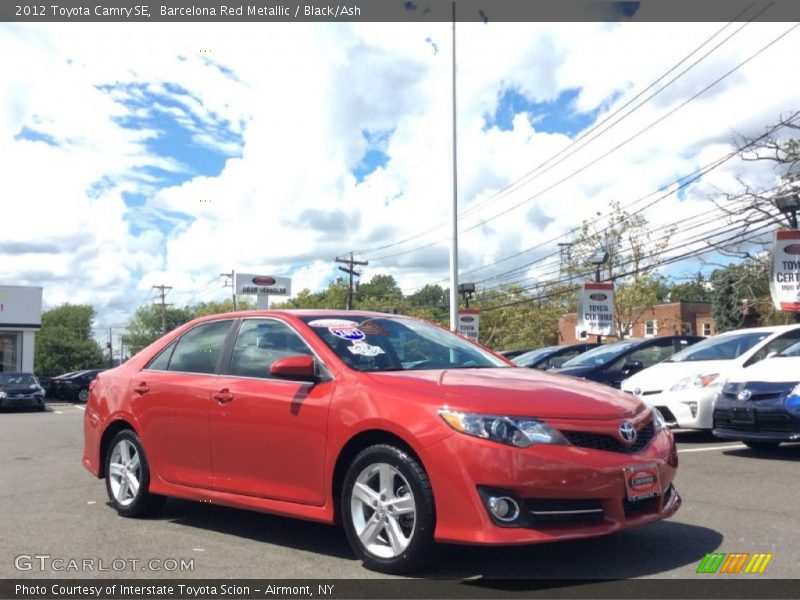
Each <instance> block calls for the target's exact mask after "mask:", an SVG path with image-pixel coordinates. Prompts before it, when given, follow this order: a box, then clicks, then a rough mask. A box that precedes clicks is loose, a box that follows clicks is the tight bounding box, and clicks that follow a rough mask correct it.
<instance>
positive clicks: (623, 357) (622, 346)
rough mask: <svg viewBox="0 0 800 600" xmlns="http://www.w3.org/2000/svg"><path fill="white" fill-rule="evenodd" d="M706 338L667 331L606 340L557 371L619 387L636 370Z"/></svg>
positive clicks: (636, 371) (651, 364)
mask: <svg viewBox="0 0 800 600" xmlns="http://www.w3.org/2000/svg"><path fill="white" fill-rule="evenodd" d="M702 339H705V338H702V337H700V336H696V335H665V336H661V337H654V338H647V339H644V340H622V341H621V342H614V343H611V344H603V345H601V346H598V347H596V348H593V349H592V350H589V351H588V352H584V353H583V354H580V355H578V356H576V357H575V358H573V359H571V360H568V361H567V362H565V363H564V364H563V365H562V366H561V368H560V369H556V372H557V373H562V374H564V375H572V376H574V377H581V378H583V379H590V380H592V381H597V382H600V383H605V384H606V385H610V386H612V387H615V388H619V386H620V384H621V383H622V381H623V380H625V379H627V378H628V377H630V376H631V375H633V374H634V373H638V372H639V371H641V370H642V369H646V368H647V367H652V366H653V365H654V364H656V363H658V362H661V361H662V360H665V359H667V358H669V357H670V356H672V355H673V354H675V353H676V352H678V351H679V350H683V349H684V348H686V347H687V346H690V345H691V344H694V343H696V342H699V341H700V340H702Z"/></svg>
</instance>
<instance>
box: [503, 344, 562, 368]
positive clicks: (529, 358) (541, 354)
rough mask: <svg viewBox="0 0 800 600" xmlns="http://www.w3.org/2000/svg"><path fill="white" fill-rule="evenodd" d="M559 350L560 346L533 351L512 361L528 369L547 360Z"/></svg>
mask: <svg viewBox="0 0 800 600" xmlns="http://www.w3.org/2000/svg"><path fill="white" fill-rule="evenodd" d="M558 348H559V346H547V347H546V348H539V349H537V350H531V351H530V352H526V353H525V354H520V355H519V356H516V357H514V358H512V359H511V361H512V362H513V363H514V364H517V365H519V366H520V367H527V366H529V365H532V364H533V363H535V362H537V361H539V360H541V359H543V358H545V357H546V356H547V355H549V354H552V353H553V352H554V351H556V350H558Z"/></svg>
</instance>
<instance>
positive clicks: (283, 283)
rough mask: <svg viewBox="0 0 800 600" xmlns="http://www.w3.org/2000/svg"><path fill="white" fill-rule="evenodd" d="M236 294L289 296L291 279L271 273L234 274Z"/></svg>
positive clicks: (290, 293)
mask: <svg viewBox="0 0 800 600" xmlns="http://www.w3.org/2000/svg"><path fill="white" fill-rule="evenodd" d="M236 293H237V294H257V295H264V294H267V295H269V296H291V295H292V279H291V278H290V277H275V276H273V275H253V274H252V273H237V274H236Z"/></svg>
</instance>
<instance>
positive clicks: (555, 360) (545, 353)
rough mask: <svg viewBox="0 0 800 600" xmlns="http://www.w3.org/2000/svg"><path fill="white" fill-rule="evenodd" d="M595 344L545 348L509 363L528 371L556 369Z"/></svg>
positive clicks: (532, 351) (520, 356)
mask: <svg viewBox="0 0 800 600" xmlns="http://www.w3.org/2000/svg"><path fill="white" fill-rule="evenodd" d="M596 347H597V344H566V345H565V346H546V347H545V348H537V349H536V350H531V351H530V352H526V353H525V354H520V355H519V356H516V357H514V358H513V359H512V361H511V362H513V363H514V364H516V365H518V366H520V367H528V368H529V369H539V370H541V371H545V370H547V369H556V368H558V367H560V366H561V365H563V364H564V363H565V362H567V361H568V360H571V359H573V358H575V357H576V356H578V355H579V354H583V353H584V352H586V351H587V350H591V349H592V348H596Z"/></svg>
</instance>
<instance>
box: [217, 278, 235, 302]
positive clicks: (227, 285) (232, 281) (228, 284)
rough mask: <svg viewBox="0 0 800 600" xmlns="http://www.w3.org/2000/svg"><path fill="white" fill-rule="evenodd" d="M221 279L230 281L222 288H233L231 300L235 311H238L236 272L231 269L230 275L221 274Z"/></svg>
mask: <svg viewBox="0 0 800 600" xmlns="http://www.w3.org/2000/svg"><path fill="white" fill-rule="evenodd" d="M219 276H220V277H228V278H229V279H230V281H226V282H225V283H223V284H222V287H229V286H230V288H231V299H232V300H233V310H236V271H234V270H233V269H231V272H230V273H220V274H219Z"/></svg>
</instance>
